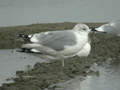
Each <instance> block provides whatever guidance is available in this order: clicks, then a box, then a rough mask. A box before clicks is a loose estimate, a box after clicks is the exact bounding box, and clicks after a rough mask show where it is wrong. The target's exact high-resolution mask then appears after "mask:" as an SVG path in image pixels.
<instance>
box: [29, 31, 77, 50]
mask: <svg viewBox="0 0 120 90" xmlns="http://www.w3.org/2000/svg"><path fill="white" fill-rule="evenodd" d="M34 39H36V42H35V43H39V44H42V45H45V46H47V47H50V48H52V49H55V50H63V49H64V46H65V45H74V44H76V37H75V35H74V32H73V31H72V30H64V31H51V32H42V33H38V34H34V35H33V37H32V38H31V41H34Z"/></svg>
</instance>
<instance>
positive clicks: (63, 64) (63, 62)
mask: <svg viewBox="0 0 120 90" xmlns="http://www.w3.org/2000/svg"><path fill="white" fill-rule="evenodd" d="M64 66H65V60H64V59H62V67H64Z"/></svg>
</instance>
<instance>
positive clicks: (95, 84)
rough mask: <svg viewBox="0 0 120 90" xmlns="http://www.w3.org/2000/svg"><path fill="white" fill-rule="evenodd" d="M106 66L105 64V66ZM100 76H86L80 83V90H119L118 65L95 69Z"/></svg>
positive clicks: (119, 74) (119, 75) (119, 66)
mask: <svg viewBox="0 0 120 90" xmlns="http://www.w3.org/2000/svg"><path fill="white" fill-rule="evenodd" d="M105 65H107V64H105ZM97 68H98V70H99V72H100V76H99V77H97V76H88V77H87V79H86V80H84V81H83V82H82V83H81V89H80V90H120V70H119V69H120V64H119V65H117V66H112V64H111V65H109V66H107V67H105V66H98V67H97Z"/></svg>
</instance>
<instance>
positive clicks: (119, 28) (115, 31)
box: [95, 20, 120, 36]
mask: <svg viewBox="0 0 120 90" xmlns="http://www.w3.org/2000/svg"><path fill="white" fill-rule="evenodd" d="M95 30H96V31H100V32H104V33H106V34H108V35H110V36H120V21H119V20H118V21H113V22H110V23H107V24H104V25H102V26H100V27H98V28H95Z"/></svg>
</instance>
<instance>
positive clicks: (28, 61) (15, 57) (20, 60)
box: [0, 49, 48, 86]
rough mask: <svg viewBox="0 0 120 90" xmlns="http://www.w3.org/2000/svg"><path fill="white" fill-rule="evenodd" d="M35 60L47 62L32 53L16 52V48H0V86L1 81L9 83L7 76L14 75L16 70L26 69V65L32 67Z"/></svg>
mask: <svg viewBox="0 0 120 90" xmlns="http://www.w3.org/2000/svg"><path fill="white" fill-rule="evenodd" d="M36 62H41V63H42V62H48V60H47V59H46V60H45V59H41V58H40V57H39V55H38V57H36V56H35V55H32V54H26V53H20V52H16V50H12V49H7V50H4V49H3V50H0V86H1V84H2V83H9V82H12V81H9V82H8V81H6V79H7V78H10V77H14V76H15V73H16V71H18V70H27V69H28V68H27V66H28V65H29V66H30V67H32V66H33V65H34V64H35V63H36Z"/></svg>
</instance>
